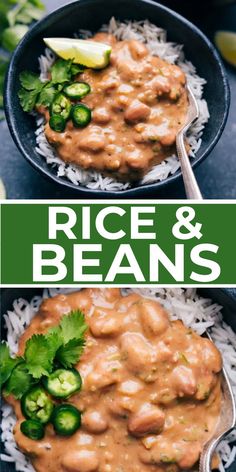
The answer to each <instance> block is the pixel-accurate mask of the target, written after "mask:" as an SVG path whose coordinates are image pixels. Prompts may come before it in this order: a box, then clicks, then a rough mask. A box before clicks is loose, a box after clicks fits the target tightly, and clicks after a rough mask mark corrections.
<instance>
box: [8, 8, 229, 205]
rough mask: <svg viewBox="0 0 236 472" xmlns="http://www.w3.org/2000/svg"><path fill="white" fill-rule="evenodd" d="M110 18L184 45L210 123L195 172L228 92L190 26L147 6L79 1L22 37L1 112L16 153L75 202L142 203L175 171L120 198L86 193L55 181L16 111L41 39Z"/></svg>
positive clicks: (219, 126)
mask: <svg viewBox="0 0 236 472" xmlns="http://www.w3.org/2000/svg"><path fill="white" fill-rule="evenodd" d="M112 16H115V17H116V18H118V19H120V20H124V19H131V20H143V19H145V18H147V19H149V20H150V21H151V22H153V23H155V24H156V25H158V26H160V27H162V28H164V29H166V30H167V32H168V39H169V40H170V41H174V42H176V43H179V44H184V51H185V53H186V57H187V59H189V60H190V61H192V62H193V64H194V65H195V66H196V67H197V71H198V74H199V75H200V76H202V77H204V78H205V79H206V80H207V85H206V86H205V92H204V97H205V99H206V100H207V103H208V106H209V110H210V115H211V118H210V120H209V123H208V124H207V125H206V127H205V130H204V134H203V138H202V145H201V148H200V150H199V151H198V152H197V154H196V158H195V159H194V162H193V167H195V166H196V165H197V164H199V162H201V161H202V160H203V159H204V158H205V157H206V156H207V155H208V154H209V153H210V151H211V150H212V149H213V147H214V146H215V145H216V143H217V141H218V139H219V137H220V135H221V133H222V131H223V129H224V126H225V123H226V119H227V115H228V109H229V102H230V96H229V87H228V82H227V78H226V75H225V72H224V68H223V65H222V62H221V60H220V58H219V55H218V53H217V52H216V50H215V48H214V47H213V45H212V44H211V42H210V41H209V40H208V39H207V38H206V36H204V34H203V33H202V32H201V31H200V30H199V29H198V28H196V26H194V25H193V24H192V23H190V22H189V21H187V20H186V19H184V18H183V17H182V16H180V15H179V14H177V13H175V12H174V11H172V10H169V9H168V8H166V7H164V6H163V5H160V4H158V3H155V2H153V1H151V0H128V1H127V0H112V1H110V0H80V1H76V2H73V3H70V4H68V5H66V6H64V7H62V8H59V9H58V10H56V11H55V12H53V13H51V14H50V15H49V16H47V17H45V18H43V19H42V20H41V21H39V22H38V23H37V24H35V26H34V27H33V28H32V29H31V30H30V31H29V32H28V33H27V34H26V36H25V37H24V38H23V40H22V41H21V43H20V44H19V46H18V47H17V49H16V51H15V53H14V55H13V57H12V60H11V64H10V67H9V71H8V75H7V80H6V89H5V111H6V117H7V121H8V125H9V128H10V131H11V134H12V136H13V139H14V141H15V143H16V144H17V146H18V148H19V149H20V151H21V152H22V154H23V155H24V156H25V158H26V159H27V160H28V161H29V162H30V163H31V164H32V166H33V167H35V168H36V169H38V170H39V171H40V172H42V173H43V174H44V175H45V176H48V177H49V178H51V179H52V180H54V181H55V182H58V183H60V184H61V185H64V186H66V187H69V188H72V189H76V190H77V191H78V196H84V197H88V196H94V197H95V196H96V197H109V198H114V197H122V196H123V197H127V196H128V197H141V196H148V195H149V194H150V193H151V192H152V194H153V191H156V195H157V196H158V190H159V189H161V188H162V187H164V186H168V185H169V184H170V183H171V182H173V181H175V180H176V179H177V178H179V177H180V171H178V172H176V173H175V174H174V175H172V176H170V177H168V178H167V179H166V180H165V181H163V182H157V183H154V184H148V185H144V186H140V185H137V186H136V187H133V188H131V189H128V190H125V191H120V192H106V191H101V190H89V189H87V188H85V187H82V186H79V187H78V186H76V185H74V184H73V183H71V182H69V181H68V180H66V179H64V178H58V177H57V175H56V170H55V169H53V168H52V167H49V166H48V165H47V164H46V162H45V160H44V158H43V157H41V156H40V155H38V154H37V152H36V151H35V134H34V132H35V121H34V119H33V118H32V117H30V116H29V115H28V114H26V113H24V112H23V111H22V109H21V107H20V104H19V100H18V97H17V92H18V89H19V73H20V72H21V71H22V70H25V69H29V70H33V71H38V56H39V55H40V54H42V53H43V51H44V49H45V46H44V43H43V41H42V38H43V37H48V36H49V37H50V36H51V37H52V36H69V37H71V36H72V35H73V33H74V32H76V31H78V30H79V29H80V28H85V29H89V30H91V31H94V32H96V31H97V30H98V29H99V28H100V27H101V25H102V24H103V23H106V22H108V21H109V19H110V18H111V17H112Z"/></svg>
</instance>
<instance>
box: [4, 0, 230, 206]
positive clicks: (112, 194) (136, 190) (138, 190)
mask: <svg viewBox="0 0 236 472" xmlns="http://www.w3.org/2000/svg"><path fill="white" fill-rule="evenodd" d="M117 1H118V0H117ZM121 1H122V2H124V0H121ZM129 1H130V3H133V2H135V3H137V2H138V3H140V4H147V5H151V6H152V7H156V8H158V9H159V10H162V11H164V12H165V13H167V14H168V15H171V16H173V17H175V18H176V19H177V20H178V21H179V22H181V23H183V24H184V25H185V26H186V27H188V28H189V29H191V30H192V31H193V32H194V33H195V34H196V35H197V36H199V37H200V38H201V40H202V41H203V42H204V43H205V44H206V46H207V47H208V49H209V51H210V52H211V54H212V56H213V58H214V60H215V61H216V62H217V63H218V66H219V72H220V74H219V76H220V77H221V80H222V83H223V88H224V94H223V100H224V111H223V114H222V120H221V123H220V124H219V126H218V129H217V132H216V134H215V136H214V138H213V140H212V141H211V142H209V144H208V145H207V147H206V149H205V151H204V153H203V154H202V155H200V156H198V157H196V158H195V159H192V160H191V166H192V168H195V167H197V166H198V165H199V164H200V163H201V162H203V161H204V159H206V157H207V156H208V155H209V154H210V152H211V151H212V149H213V148H214V147H215V145H216V143H217V142H218V140H219V138H220V136H221V134H222V132H223V130H224V127H225V125H226V121H227V117H228V113H229V106H230V87H229V82H228V78H227V75H226V72H225V69H224V65H223V62H222V60H221V58H220V56H219V54H218V52H217V50H216V48H215V46H214V45H213V43H212V42H211V41H210V40H209V39H208V38H207V36H206V35H205V34H204V33H203V32H202V31H201V30H200V29H199V28H198V27H197V26H195V25H194V24H193V23H192V22H191V21H189V20H187V19H186V18H185V17H183V16H182V15H180V14H179V13H177V12H176V11H174V10H172V9H170V8H168V7H166V6H165V5H162V4H160V3H158V2H155V1H153V0H129ZM100 2H101V0H75V1H73V2H70V3H67V4H65V5H62V6H61V7H59V8H57V9H55V10H54V11H52V12H51V13H49V14H48V15H46V16H44V17H43V18H42V19H41V20H39V21H37V22H36V23H35V24H34V25H33V26H32V27H31V28H30V29H29V31H28V32H27V33H26V35H25V36H24V37H23V39H22V40H21V41H20V43H19V44H18V46H17V48H16V49H15V51H14V53H13V55H12V58H11V61H10V64H9V67H8V71H7V75H6V79H5V86H4V109H5V114H6V119H7V123H8V127H9V130H10V133H11V136H12V138H13V140H14V142H15V144H16V146H17V147H18V149H19V150H20V152H21V154H22V155H23V156H24V158H25V159H26V160H27V161H28V162H29V163H30V164H31V166H32V167H33V168H34V169H36V170H38V171H39V172H40V173H41V174H42V175H43V176H44V177H45V178H47V179H49V180H52V181H54V182H55V183H56V184H58V185H59V186H60V185H62V186H63V187H66V188H68V189H70V190H73V191H77V192H79V193H81V194H84V195H85V196H86V195H89V194H90V195H94V196H97V197H98V196H99V197H101V198H118V197H130V196H139V195H140V196H144V193H146V196H147V195H148V194H150V193H151V192H153V191H154V190H157V191H158V190H159V189H160V190H161V189H163V188H164V187H166V186H167V185H171V184H173V183H174V182H176V181H178V180H180V178H181V176H182V173H181V170H180V169H178V170H177V171H176V172H175V173H174V174H172V175H169V176H168V177H167V178H166V179H164V180H162V181H157V182H153V183H149V184H144V185H137V186H136V187H131V188H128V189H126V190H117V191H111V190H99V189H91V188H88V187H85V186H82V185H79V184H78V185H76V184H74V183H73V182H71V181H70V180H69V179H66V178H60V177H58V176H57V175H56V174H54V173H53V172H52V171H51V168H50V167H49V166H48V167H46V168H44V167H42V165H41V164H40V163H39V162H36V161H35V160H34V158H33V157H31V155H30V154H29V153H28V151H27V150H26V149H25V147H24V144H23V142H22V139H21V138H20V134H19V133H18V132H17V131H16V128H15V120H14V119H13V116H12V114H11V109H12V108H13V106H12V105H13V103H12V94H11V88H12V83H13V81H14V77H15V72H16V70H15V63H16V62H17V59H18V58H19V57H20V56H21V55H22V53H21V51H22V47H24V46H25V45H27V43H28V42H29V41H30V40H31V39H32V37H34V36H35V35H36V34H37V32H38V31H40V29H41V25H42V24H44V23H47V22H49V23H50V22H51V20H53V18H57V17H60V16H61V14H62V13H65V12H67V10H71V9H73V7H74V6H75V5H82V4H87V5H88V6H89V4H91V5H94V4H95V3H100ZM183 44H184V43H183Z"/></svg>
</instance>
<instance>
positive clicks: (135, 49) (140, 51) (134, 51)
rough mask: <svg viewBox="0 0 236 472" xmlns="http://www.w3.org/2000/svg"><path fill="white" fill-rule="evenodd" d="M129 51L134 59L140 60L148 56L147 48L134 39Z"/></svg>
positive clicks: (130, 43)
mask: <svg viewBox="0 0 236 472" xmlns="http://www.w3.org/2000/svg"><path fill="white" fill-rule="evenodd" d="M129 50H130V52H131V55H132V57H133V59H135V60H139V59H142V58H143V57H145V56H147V55H148V50H147V48H146V46H145V45H144V44H142V43H140V42H139V41H136V40H135V39H133V40H132V41H130V42H129Z"/></svg>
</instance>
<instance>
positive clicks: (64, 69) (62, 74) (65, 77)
mask: <svg viewBox="0 0 236 472" xmlns="http://www.w3.org/2000/svg"><path fill="white" fill-rule="evenodd" d="M71 66H72V60H68V61H66V60H65V59H58V60H57V61H56V62H55V63H54V64H53V66H52V67H51V75H52V82H53V83H54V84H62V83H64V82H69V81H70V80H71Z"/></svg>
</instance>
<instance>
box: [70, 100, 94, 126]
mask: <svg viewBox="0 0 236 472" xmlns="http://www.w3.org/2000/svg"><path fill="white" fill-rule="evenodd" d="M71 118H72V121H73V124H74V126H75V127H76V128H83V127H84V126H87V125H88V124H89V123H90V121H91V118H92V113H91V110H90V108H88V107H87V106H86V105H83V104H82V103H79V104H78V105H74V106H73V107H72V111H71Z"/></svg>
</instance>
